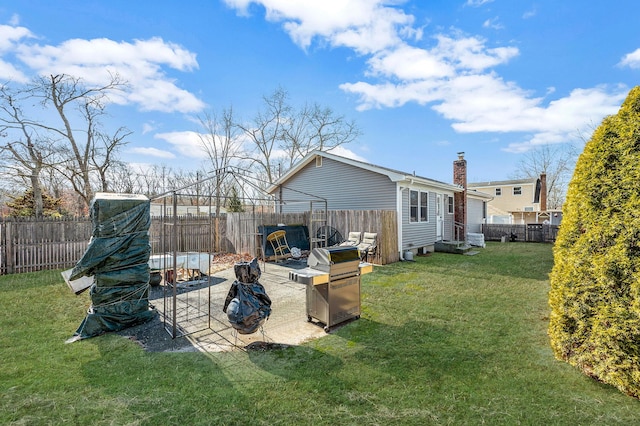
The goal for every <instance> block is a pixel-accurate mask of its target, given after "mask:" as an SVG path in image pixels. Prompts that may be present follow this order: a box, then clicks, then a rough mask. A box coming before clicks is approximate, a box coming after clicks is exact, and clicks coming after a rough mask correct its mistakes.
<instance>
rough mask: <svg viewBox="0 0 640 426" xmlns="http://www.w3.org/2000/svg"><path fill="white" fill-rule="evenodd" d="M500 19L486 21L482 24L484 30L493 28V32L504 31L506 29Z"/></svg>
mask: <svg viewBox="0 0 640 426" xmlns="http://www.w3.org/2000/svg"><path fill="white" fill-rule="evenodd" d="M499 19H500V18H498V17H497V16H496V17H495V18H491V19H487V20H486V21H484V22H483V23H482V27H483V28H491V29H493V30H502V29H504V25H502V24H501V23H500V22H499Z"/></svg>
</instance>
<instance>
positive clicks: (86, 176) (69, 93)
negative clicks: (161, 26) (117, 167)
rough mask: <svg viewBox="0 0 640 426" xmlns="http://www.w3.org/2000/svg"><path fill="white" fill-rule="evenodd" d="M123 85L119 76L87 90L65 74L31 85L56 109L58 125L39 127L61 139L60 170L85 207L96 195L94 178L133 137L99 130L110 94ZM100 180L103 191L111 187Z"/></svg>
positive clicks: (44, 78)
mask: <svg viewBox="0 0 640 426" xmlns="http://www.w3.org/2000/svg"><path fill="white" fill-rule="evenodd" d="M123 86H124V83H123V82H122V81H120V79H119V77H118V76H112V77H111V79H110V81H109V82H107V83H106V84H105V85H103V86H97V87H86V86H85V85H84V84H83V82H82V80H81V79H79V78H76V77H73V76H69V75H66V74H60V75H50V76H48V77H40V78H39V79H37V80H36V81H35V82H34V83H33V84H32V86H31V91H32V93H33V96H35V97H37V98H40V99H41V104H42V105H43V106H44V107H49V106H53V107H54V108H55V111H56V113H57V117H58V119H59V122H58V125H55V124H47V123H38V125H39V126H40V127H41V128H43V129H45V130H47V131H49V132H50V133H51V134H53V135H55V136H57V137H58V140H59V142H58V143H59V144H60V146H61V148H62V152H63V158H62V160H63V161H61V164H62V166H61V167H59V168H58V170H59V171H60V172H61V173H62V174H64V175H65V176H66V177H67V179H68V180H69V182H70V183H71V185H72V187H73V189H74V191H75V192H76V193H77V194H78V195H79V197H80V198H81V199H82V201H83V203H84V205H85V206H88V205H89V202H90V201H91V199H92V198H93V194H94V186H92V176H93V175H94V174H95V173H96V172H98V174H99V175H100V173H101V171H104V170H106V169H108V167H109V165H110V161H111V160H112V158H113V154H114V152H115V151H117V149H118V148H119V147H120V146H122V144H123V143H124V138H125V137H126V136H128V135H129V134H130V132H128V131H127V130H126V129H124V128H119V129H118V130H117V131H116V132H115V133H114V134H113V135H107V134H106V133H104V132H103V131H102V129H101V128H100V124H101V123H100V117H101V116H103V115H104V114H105V108H106V105H107V103H108V101H109V98H108V96H109V94H110V93H111V92H113V91H116V90H121V89H122V88H123ZM72 119H75V120H74V125H72ZM98 180H99V181H101V184H102V185H103V187H102V188H101V189H106V188H105V187H107V188H108V185H107V184H106V182H103V181H102V176H99V177H98Z"/></svg>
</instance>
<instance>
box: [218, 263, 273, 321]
mask: <svg viewBox="0 0 640 426" xmlns="http://www.w3.org/2000/svg"><path fill="white" fill-rule="evenodd" d="M233 268H234V272H235V274H236V281H234V282H233V284H231V288H230V289H229V293H228V294H227V298H226V300H225V302H224V307H223V308H222V311H223V312H225V313H226V314H227V318H228V319H229V323H231V326H232V327H233V328H234V329H236V330H238V333H240V334H252V333H255V332H256V331H257V330H258V328H259V327H260V326H261V325H262V324H264V322H265V321H266V320H267V319H268V318H269V315H271V299H270V298H269V296H268V295H267V292H266V291H265V289H264V287H263V286H262V284H260V283H259V282H258V279H259V278H260V275H261V271H260V265H259V264H258V259H253V260H252V261H251V262H238V263H236V264H235V265H234V267H233Z"/></svg>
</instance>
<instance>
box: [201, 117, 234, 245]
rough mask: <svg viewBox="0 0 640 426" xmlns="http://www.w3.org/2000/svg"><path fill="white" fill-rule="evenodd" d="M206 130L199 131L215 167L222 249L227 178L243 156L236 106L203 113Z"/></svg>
mask: <svg viewBox="0 0 640 426" xmlns="http://www.w3.org/2000/svg"><path fill="white" fill-rule="evenodd" d="M200 125H201V126H202V128H203V130H204V132H203V133H198V136H199V138H200V144H201V146H202V149H203V150H204V151H205V152H206V154H207V158H208V159H209V164H210V165H211V167H212V168H213V170H212V173H214V176H213V178H212V179H213V182H214V186H213V188H212V189H213V192H214V196H215V219H214V222H215V236H216V240H215V250H216V251H220V237H219V236H220V225H219V220H220V207H221V204H222V195H223V194H224V193H225V192H224V191H225V189H224V182H225V180H226V179H227V177H228V176H229V174H230V172H231V170H230V167H231V166H232V165H233V164H234V161H238V159H239V158H240V149H241V139H240V136H241V130H240V128H239V127H238V126H237V125H236V123H235V121H234V118H233V108H232V107H229V108H227V109H224V110H223V111H222V113H221V114H220V115H217V114H216V113H215V112H214V113H206V114H205V115H204V116H203V117H200Z"/></svg>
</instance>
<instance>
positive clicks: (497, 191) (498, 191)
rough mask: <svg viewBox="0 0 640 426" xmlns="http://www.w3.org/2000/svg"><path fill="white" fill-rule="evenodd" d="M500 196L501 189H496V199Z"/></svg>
mask: <svg viewBox="0 0 640 426" xmlns="http://www.w3.org/2000/svg"><path fill="white" fill-rule="evenodd" d="M501 195H502V188H496V197H499V196H501Z"/></svg>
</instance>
